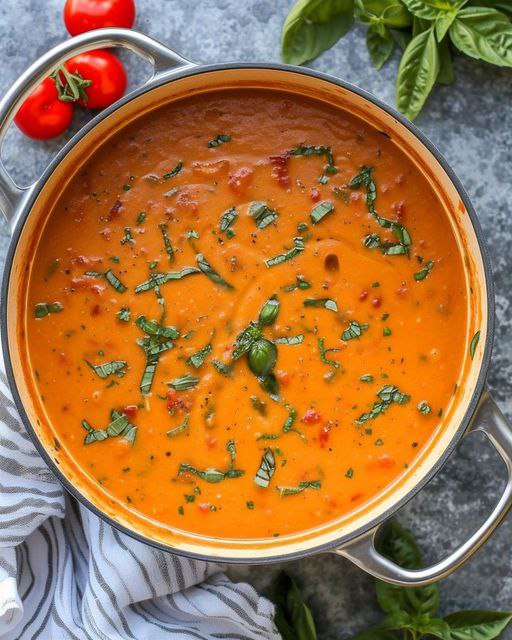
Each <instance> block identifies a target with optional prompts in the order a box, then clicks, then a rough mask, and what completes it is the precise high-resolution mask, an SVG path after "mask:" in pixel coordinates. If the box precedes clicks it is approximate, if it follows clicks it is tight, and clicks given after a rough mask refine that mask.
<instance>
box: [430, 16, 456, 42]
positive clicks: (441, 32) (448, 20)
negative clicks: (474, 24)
mask: <svg viewBox="0 0 512 640" xmlns="http://www.w3.org/2000/svg"><path fill="white" fill-rule="evenodd" d="M456 17H457V11H449V12H446V13H441V14H440V15H439V16H437V18H436V22H435V25H434V30H435V32H436V38H437V41H438V42H442V41H443V39H444V37H445V35H446V34H447V33H448V30H449V29H450V27H451V26H452V24H453V21H454V20H455V18H456Z"/></svg>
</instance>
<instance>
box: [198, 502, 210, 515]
mask: <svg viewBox="0 0 512 640" xmlns="http://www.w3.org/2000/svg"><path fill="white" fill-rule="evenodd" d="M197 508H198V509H199V511H202V512H203V513H208V512H209V511H210V503H209V502H198V503H197Z"/></svg>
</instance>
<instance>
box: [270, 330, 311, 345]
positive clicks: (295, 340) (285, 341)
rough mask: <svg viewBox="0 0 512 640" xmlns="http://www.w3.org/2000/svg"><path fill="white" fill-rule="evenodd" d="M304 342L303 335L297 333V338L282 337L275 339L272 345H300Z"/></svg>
mask: <svg viewBox="0 0 512 640" xmlns="http://www.w3.org/2000/svg"><path fill="white" fill-rule="evenodd" d="M303 342H304V334H302V333H299V335H297V336H282V337H281V338H276V339H275V340H274V344H291V345H295V344H302V343H303Z"/></svg>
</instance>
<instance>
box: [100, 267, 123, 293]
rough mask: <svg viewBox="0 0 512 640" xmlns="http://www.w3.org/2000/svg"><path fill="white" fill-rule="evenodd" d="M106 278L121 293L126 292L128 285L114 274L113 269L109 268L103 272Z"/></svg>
mask: <svg viewBox="0 0 512 640" xmlns="http://www.w3.org/2000/svg"><path fill="white" fill-rule="evenodd" d="M103 275H104V277H105V280H106V281H107V282H108V283H109V285H110V286H111V287H113V288H114V289H115V290H116V291H119V293H124V292H125V291H126V286H125V285H124V284H123V283H122V282H121V280H119V278H118V277H117V276H116V275H115V274H114V272H113V271H112V269H108V270H107V271H105V273H104V274H103Z"/></svg>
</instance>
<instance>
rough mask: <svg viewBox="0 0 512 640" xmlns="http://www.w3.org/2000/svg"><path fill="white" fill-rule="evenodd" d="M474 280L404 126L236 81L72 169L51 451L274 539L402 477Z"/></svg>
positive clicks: (459, 338)
mask: <svg viewBox="0 0 512 640" xmlns="http://www.w3.org/2000/svg"><path fill="white" fill-rule="evenodd" d="M466 286H467V285H466V279H465V274H464V270H463V265H462V258H461V254H460V251H459V249H458V245H457V241H456V237H455V233H454V231H453V229H452V225H451V222H450V220H449V217H448V215H447V213H446V211H445V209H444V207H443V205H442V203H441V201H440V200H439V198H438V197H437V196H436V193H435V192H434V191H433V189H432V188H431V186H430V185H429V183H428V182H427V180H426V179H425V177H424V176H423V175H422V173H421V172H420V171H419V169H418V168H417V167H416V166H415V165H414V164H413V162H412V161H411V160H410V159H409V158H408V157H407V156H406V155H405V154H404V153H403V152H401V151H400V150H399V149H398V148H397V146H396V145H395V143H394V142H393V141H392V140H391V139H389V137H388V136H386V135H385V134H383V133H382V132H379V131H377V130H375V129H374V128H372V127H371V126H369V125H367V124H365V123H364V122H363V121H361V120H359V119H357V118H356V117H354V116H352V115H350V114H348V113H346V112H344V111H341V110H336V109H334V108H333V107H330V106H328V105H326V104H323V103H320V102H315V101H312V100H309V99H306V98H300V97H296V96H292V95H291V94H290V95H288V94H283V93H278V92H273V91H270V90H269V91H266V90H239V91H224V92H218V93H215V94H209V95H205V96H201V97H194V98H189V99H187V100H183V101H180V102H176V103H173V104H171V105H167V106H165V107H162V108H160V109H159V110H158V111H156V112H153V113H152V114H151V115H150V116H147V117H146V118H145V119H142V120H140V121H138V122H137V123H136V125H132V126H131V128H128V129H125V130H123V131H122V132H121V133H120V134H117V135H116V137H115V138H113V139H112V140H110V141H109V142H108V143H107V144H105V145H104V146H103V148H101V149H100V150H99V151H97V152H96V153H95V155H94V156H93V157H92V159H90V160H89V161H87V163H86V164H85V165H84V166H82V167H81V168H80V169H79V170H78V171H77V173H76V175H75V176H74V178H73V179H72V181H71V182H70V184H69V185H68V186H66V187H65V189H64V190H63V193H62V194H61V196H60V197H59V198H58V200H57V202H56V203H55V205H54V208H53V211H52V212H51V215H49V216H48V221H47V223H46V225H45V228H44V230H43V231H42V233H41V237H40V239H39V240H38V241H37V246H36V249H35V254H34V258H33V264H32V266H31V275H30V282H29V287H28V292H27V299H26V312H25V317H26V327H25V329H26V334H27V338H26V339H27V340H28V351H29V357H30V365H31V367H32V369H33V371H34V375H35V378H36V380H37V386H38V392H39V394H40V398H41V402H42V403H43V407H44V410H45V412H46V414H47V416H48V419H49V421H50V423H51V425H52V428H53V430H54V432H55V436H56V438H57V439H58V441H59V443H60V445H61V447H62V448H63V449H65V451H67V453H68V454H69V455H70V456H72V457H73V458H74V459H75V460H76V461H77V462H78V464H79V465H80V467H81V468H82V469H83V471H84V472H85V473H86V474H88V476H89V477H90V478H92V479H93V480H94V481H95V482H97V483H99V485H101V488H102V490H104V491H106V492H107V493H108V494H109V495H110V496H112V497H114V498H115V499H118V500H120V501H122V502H123V503H125V504H126V506H127V508H128V509H131V510H134V511H136V512H139V513H142V514H144V515H145V516H147V517H149V518H151V519H153V520H155V521H158V522H160V523H164V524H165V525H168V526H169V527H172V528H178V529H183V530H186V531H189V532H192V533H198V534H204V535H210V536H217V537H222V538H254V537H256V538H270V537H272V536H283V535H286V534H290V533H294V532H298V531H303V530H306V529H309V528H312V527H316V526H319V525H321V524H324V523H326V522H328V521H331V520H333V519H336V518H340V517H341V516H343V515H345V514H347V513H349V512H350V511H353V510H354V509H356V508H357V507H360V506H361V505H363V504H364V503H366V502H367V501H368V500H370V499H371V498H374V497H375V496H376V495H377V494H378V493H379V492H381V491H382V490H383V489H384V488H385V487H387V486H388V485H389V483H391V482H392V481H393V480H395V479H397V477H398V476H399V475H400V474H403V473H404V472H406V471H405V470H406V469H407V467H408V466H409V465H410V464H411V461H412V460H413V459H414V457H415V456H416V455H417V454H418V452H419V451H420V450H421V449H422V447H423V446H424V445H425V443H426V442H427V441H428V440H429V438H431V436H432V434H433V432H434V431H435V430H436V428H437V427H439V425H440V423H441V421H442V420H443V416H444V415H445V414H446V412H447V410H448V409H449V406H450V402H451V400H452V399H453V393H454V386H455V385H456V383H457V382H458V381H459V378H460V376H461V370H462V365H463V361H464V354H465V348H466V347H465V345H466V333H467V323H468V312H467V295H466Z"/></svg>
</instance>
